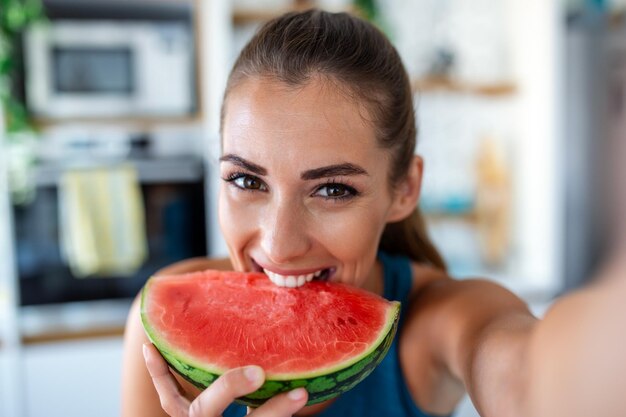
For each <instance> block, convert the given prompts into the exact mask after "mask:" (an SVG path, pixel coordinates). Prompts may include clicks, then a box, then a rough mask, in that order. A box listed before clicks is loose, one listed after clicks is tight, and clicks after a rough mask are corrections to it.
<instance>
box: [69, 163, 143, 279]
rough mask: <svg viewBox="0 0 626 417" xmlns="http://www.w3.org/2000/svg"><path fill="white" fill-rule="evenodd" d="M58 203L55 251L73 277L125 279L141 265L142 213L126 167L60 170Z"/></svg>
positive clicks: (134, 180)
mask: <svg viewBox="0 0 626 417" xmlns="http://www.w3.org/2000/svg"><path fill="white" fill-rule="evenodd" d="M59 205H60V207H59V208H60V210H59V213H60V226H61V230H60V237H61V247H62V249H63V255H64V257H65V259H66V261H67V263H68V265H69V266H70V269H71V270H72V273H73V274H74V276H76V277H80V278H83V277H90V276H94V277H98V276H131V275H133V274H134V273H135V272H136V271H137V270H138V268H139V267H141V265H142V263H143V262H144V260H145V258H146V256H147V252H148V250H147V242H146V231H145V215H144V207H143V201H142V198H141V190H140V188H139V184H138V182H137V173H136V171H135V169H134V168H133V167H132V166H129V165H121V166H117V167H107V168H97V169H74V170H70V171H67V172H65V173H64V174H63V175H62V177H61V180H60V184H59Z"/></svg>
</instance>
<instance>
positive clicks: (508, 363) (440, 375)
mask: <svg viewBox="0 0 626 417" xmlns="http://www.w3.org/2000/svg"><path fill="white" fill-rule="evenodd" d="M536 322H537V320H536V319H535V318H534V317H533V316H532V314H531V313H530V311H529V310H528V308H527V306H526V305H525V303H524V302H523V301H521V300H520V299H519V298H518V297H516V296H515V295H514V294H512V293H511V292H510V291H508V290H506V289H505V288H503V287H501V286H499V285H496V284H494V283H491V282H488V281H484V280H460V281H456V280H453V279H450V278H447V277H446V278H442V279H438V280H433V281H432V282H430V283H429V284H428V285H426V286H425V287H423V288H422V289H421V290H420V291H419V292H418V293H417V294H416V297H415V298H414V299H413V300H412V301H411V306H410V310H409V314H408V317H407V322H406V325H405V329H404V330H403V334H402V337H403V341H402V345H404V346H401V352H400V353H401V355H402V362H403V369H404V370H405V376H406V379H407V383H408V385H409V388H410V389H411V392H412V393H413V396H414V398H415V400H416V401H417V402H418V404H419V405H420V406H421V407H422V408H424V409H425V411H430V412H433V413H442V414H445V413H450V412H452V411H453V410H454V408H455V407H456V405H457V403H458V401H459V400H460V398H461V397H462V395H463V393H464V392H465V391H467V392H468V393H469V395H470V397H471V398H472V401H473V402H474V405H475V406H476V408H477V409H478V411H479V412H480V413H481V415H482V416H484V417H490V416H493V417H507V416H517V415H523V414H515V410H519V409H520V407H521V404H522V403H523V401H524V393H523V391H524V387H525V380H526V378H527V372H526V371H527V369H526V368H527V367H526V366H525V364H524V363H525V358H524V356H525V352H526V350H527V345H528V341H529V337H530V335H531V333H532V331H533V329H534V326H535V324H536ZM425 341H427V342H425ZM407 346H408V347H409V348H407Z"/></svg>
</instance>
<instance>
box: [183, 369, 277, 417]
mask: <svg viewBox="0 0 626 417" xmlns="http://www.w3.org/2000/svg"><path fill="white" fill-rule="evenodd" d="M264 380H265V373H264V372H263V369H261V368H260V367H258V366H246V367H243V368H237V369H231V370H230V371H228V372H226V373H225V374H224V375H222V376H220V377H219V378H218V379H216V380H215V382H213V383H212V384H211V385H210V386H209V388H207V389H206V390H204V391H203V392H202V393H201V394H200V395H199V396H198V397H197V398H196V399H195V400H194V401H193V402H192V403H191V407H190V408H189V415H190V417H212V416H219V415H221V414H222V412H223V411H224V410H225V409H226V407H228V406H229V405H230V404H231V403H232V402H233V401H234V400H235V398H237V397H241V396H243V395H246V394H249V393H251V392H254V391H256V390H257V389H259V388H260V387H261V385H263V381H264Z"/></svg>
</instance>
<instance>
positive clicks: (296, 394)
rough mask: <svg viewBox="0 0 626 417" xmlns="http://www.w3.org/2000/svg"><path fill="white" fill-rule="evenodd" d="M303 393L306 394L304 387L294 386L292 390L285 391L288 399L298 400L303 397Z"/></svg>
mask: <svg viewBox="0 0 626 417" xmlns="http://www.w3.org/2000/svg"><path fill="white" fill-rule="evenodd" d="M305 394H306V391H305V390H304V388H296V389H294V390H292V391H289V392H288V393H287V397H289V399H290V400H293V401H300V400H301V399H303V398H304V395H305Z"/></svg>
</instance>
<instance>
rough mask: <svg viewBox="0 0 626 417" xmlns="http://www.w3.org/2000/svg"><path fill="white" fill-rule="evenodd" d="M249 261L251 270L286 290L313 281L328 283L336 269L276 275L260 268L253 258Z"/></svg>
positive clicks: (283, 272)
mask: <svg viewBox="0 0 626 417" xmlns="http://www.w3.org/2000/svg"><path fill="white" fill-rule="evenodd" d="M251 261H252V268H253V270H255V271H258V272H263V273H265V275H267V277H268V278H269V279H270V281H272V282H273V283H274V284H276V285H278V286H279V287H287V288H298V287H301V286H303V285H304V284H306V283H307V282H311V281H313V280H316V281H328V280H330V279H331V278H332V277H333V275H334V274H335V271H336V268H334V267H332V268H321V269H318V270H314V269H308V270H300V271H293V272H292V273H289V271H281V273H278V272H275V271H271V270H270V269H268V268H265V267H263V266H261V265H260V264H259V263H258V262H256V260H255V259H254V258H251ZM272 269H273V268H272Z"/></svg>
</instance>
